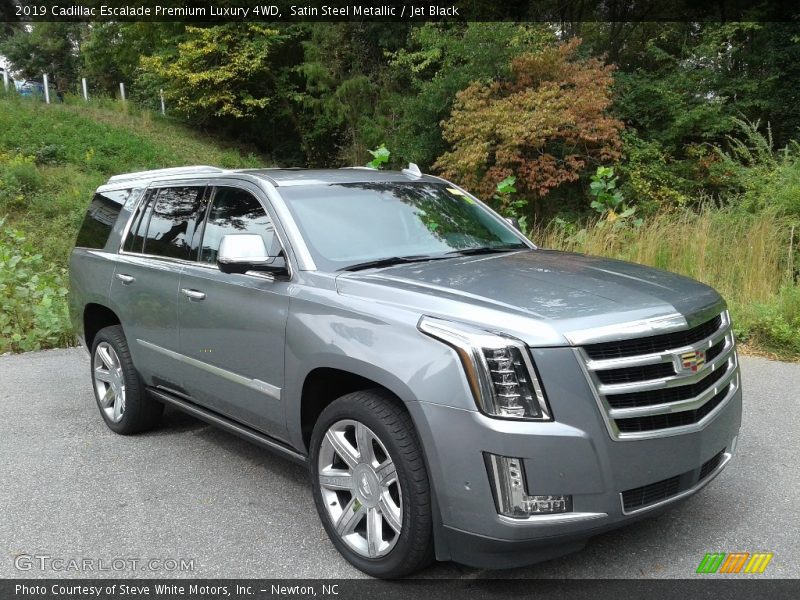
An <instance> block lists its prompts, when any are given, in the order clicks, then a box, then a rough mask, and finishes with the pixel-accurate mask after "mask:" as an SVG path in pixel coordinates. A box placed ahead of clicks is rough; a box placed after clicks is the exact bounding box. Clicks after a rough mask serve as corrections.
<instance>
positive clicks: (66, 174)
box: [0, 95, 261, 265]
mask: <svg viewBox="0 0 800 600" xmlns="http://www.w3.org/2000/svg"><path fill="white" fill-rule="evenodd" d="M187 164H211V165H217V166H223V167H244V166H257V165H259V164H261V163H260V161H259V159H258V158H257V157H254V156H252V155H249V156H244V155H242V154H241V153H240V152H238V151H237V150H235V149H232V148H223V147H221V146H220V145H218V144H216V143H214V141H213V140H212V139H210V138H204V137H202V136H200V135H198V134H197V133H196V132H193V131H191V130H189V129H188V128H186V127H183V126H181V125H180V124H176V123H174V122H172V121H169V120H167V119H163V118H161V117H160V116H154V115H153V114H152V113H149V112H140V111H135V112H134V111H133V109H131V107H129V106H128V107H124V106H122V105H120V104H119V103H111V102H102V103H100V105H99V106H97V105H94V106H86V105H84V104H82V103H81V104H67V105H50V106H47V105H45V104H43V103H41V102H37V101H26V99H21V98H17V97H4V96H2V95H0V217H2V216H4V215H5V216H7V225H9V224H10V225H13V226H14V227H15V228H17V229H19V230H21V231H22V232H24V233H28V234H32V235H29V236H28V238H29V241H31V242H32V244H33V245H34V247H35V248H36V249H37V250H39V251H41V252H42V254H43V255H44V258H45V260H48V261H52V262H54V263H56V264H59V265H64V264H66V263H65V261H66V258H67V256H68V253H69V250H70V247H71V244H72V241H73V240H74V233H75V232H76V231H77V227H78V226H79V225H80V220H81V217H82V215H83V212H84V210H85V209H86V206H87V205H88V203H89V200H90V198H91V193H92V191H93V190H94V189H95V188H96V187H97V186H98V185H99V184H100V183H102V182H103V181H104V180H105V179H107V178H108V177H109V176H110V175H113V174H116V173H124V172H129V171H138V170H142V169H152V168H162V167H171V166H180V165H187Z"/></svg>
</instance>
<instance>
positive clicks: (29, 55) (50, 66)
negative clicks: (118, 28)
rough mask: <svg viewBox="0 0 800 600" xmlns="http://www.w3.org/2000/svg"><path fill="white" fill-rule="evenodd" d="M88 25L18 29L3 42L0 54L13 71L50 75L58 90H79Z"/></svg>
mask: <svg viewBox="0 0 800 600" xmlns="http://www.w3.org/2000/svg"><path fill="white" fill-rule="evenodd" d="M85 30H86V26H85V25H84V24H81V23H32V24H29V25H24V26H19V27H17V28H15V30H14V33H13V34H12V35H11V36H9V37H8V38H7V39H5V40H4V41H2V42H0V54H2V55H3V56H5V57H6V59H7V60H8V62H9V63H10V65H11V71H13V72H16V73H19V74H20V75H22V76H23V77H25V78H29V79H37V80H38V79H41V77H42V74H43V73H47V75H48V76H49V77H50V79H51V81H52V82H53V83H54V84H55V86H56V88H57V89H59V90H66V89H69V88H70V87H73V88H77V86H78V83H77V79H78V73H79V66H80V46H81V40H82V37H83V34H84V32H85Z"/></svg>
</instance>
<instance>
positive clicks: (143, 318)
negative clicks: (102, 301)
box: [110, 183, 206, 389]
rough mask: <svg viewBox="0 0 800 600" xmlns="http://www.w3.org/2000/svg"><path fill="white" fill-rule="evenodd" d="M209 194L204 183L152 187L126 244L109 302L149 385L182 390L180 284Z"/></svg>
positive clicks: (140, 208)
mask: <svg viewBox="0 0 800 600" xmlns="http://www.w3.org/2000/svg"><path fill="white" fill-rule="evenodd" d="M205 192H206V185H205V183H181V184H171V185H164V186H159V187H154V188H150V189H148V191H147V193H146V194H145V196H144V199H143V201H142V202H141V203H140V205H139V207H138V209H137V211H136V212H135V213H134V216H133V218H132V220H131V225H130V228H129V231H128V232H127V235H126V236H125V238H124V239H123V242H122V249H121V251H120V253H119V257H118V261H117V265H116V269H115V273H114V277H113V279H112V284H111V295H110V297H111V304H112V308H113V309H114V310H115V311H116V313H117V315H118V316H119V317H120V321H121V322H122V327H123V329H124V332H125V337H126V338H127V340H128V345H129V347H130V348H131V353H132V355H133V360H134V362H135V364H136V367H137V369H138V370H139V372H140V373H141V375H142V376H143V377H144V378H145V381H146V382H147V383H148V384H150V385H159V384H163V385H165V386H167V387H171V388H176V386H178V387H177V389H179V381H180V369H181V367H182V365H181V363H180V361H179V360H178V357H177V356H176V355H175V353H176V352H178V350H179V338H178V308H177V296H178V285H179V283H180V273H181V270H182V269H183V267H184V265H185V264H186V263H187V262H188V260H189V259H190V258H191V257H192V255H193V252H192V247H193V246H192V244H196V243H197V240H195V232H196V230H197V226H198V225H199V224H201V223H202V219H203V216H204V213H205ZM198 240H199V238H198ZM195 248H196V246H195Z"/></svg>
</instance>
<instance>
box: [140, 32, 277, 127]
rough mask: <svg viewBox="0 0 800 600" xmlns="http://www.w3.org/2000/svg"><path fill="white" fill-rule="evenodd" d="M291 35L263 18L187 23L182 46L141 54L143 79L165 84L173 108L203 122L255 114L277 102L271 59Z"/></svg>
mask: <svg viewBox="0 0 800 600" xmlns="http://www.w3.org/2000/svg"><path fill="white" fill-rule="evenodd" d="M285 41H286V36H284V35H283V33H282V32H281V31H280V30H278V29H277V28H273V27H269V26H267V25H263V24H247V25H241V24H239V23H225V24H223V25H214V26H211V27H187V28H186V36H185V39H184V40H183V41H181V42H180V43H178V44H177V46H176V47H174V48H172V49H170V50H167V51H164V52H162V53H159V54H155V55H153V56H143V57H142V58H141V62H140V67H141V69H142V71H143V73H142V75H141V76H140V83H141V84H142V85H143V86H145V87H148V88H156V87H161V88H163V89H164V96H165V97H166V99H167V101H168V102H169V103H170V105H171V106H173V107H174V109H173V110H174V111H175V112H177V113H179V114H183V115H184V116H186V117H187V118H189V119H190V120H191V121H192V122H194V123H197V124H201V125H206V124H208V123H210V122H212V121H214V120H219V121H222V122H225V121H230V120H252V119H254V118H256V117H257V116H260V115H263V114H264V113H265V111H266V109H267V108H268V107H270V105H271V103H272V102H274V96H275V91H276V89H277V88H278V87H279V81H278V78H277V77H276V73H275V71H274V70H273V69H271V62H270V61H271V59H272V57H273V55H274V54H275V52H276V49H277V48H278V47H279V46H280V45H281V44H282V43H284V42H285Z"/></svg>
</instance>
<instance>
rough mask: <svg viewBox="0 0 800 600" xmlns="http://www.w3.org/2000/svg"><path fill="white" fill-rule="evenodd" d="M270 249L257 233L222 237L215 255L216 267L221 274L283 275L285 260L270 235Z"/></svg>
mask: <svg viewBox="0 0 800 600" xmlns="http://www.w3.org/2000/svg"><path fill="white" fill-rule="evenodd" d="M272 240H273V243H272V244H271V246H272V249H271V251H270V250H267V246H266V244H265V243H264V238H262V237H261V236H260V235H258V234H257V233H232V234H228V235H224V236H222V241H221V242H220V243H219V252H218V253H217V266H218V267H219V270H220V271H222V272H223V273H247V271H267V272H270V273H285V272H286V260H285V259H284V258H283V256H281V254H280V245H279V244H278V243H277V240H276V239H275V233H274V232H273V233H272Z"/></svg>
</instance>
